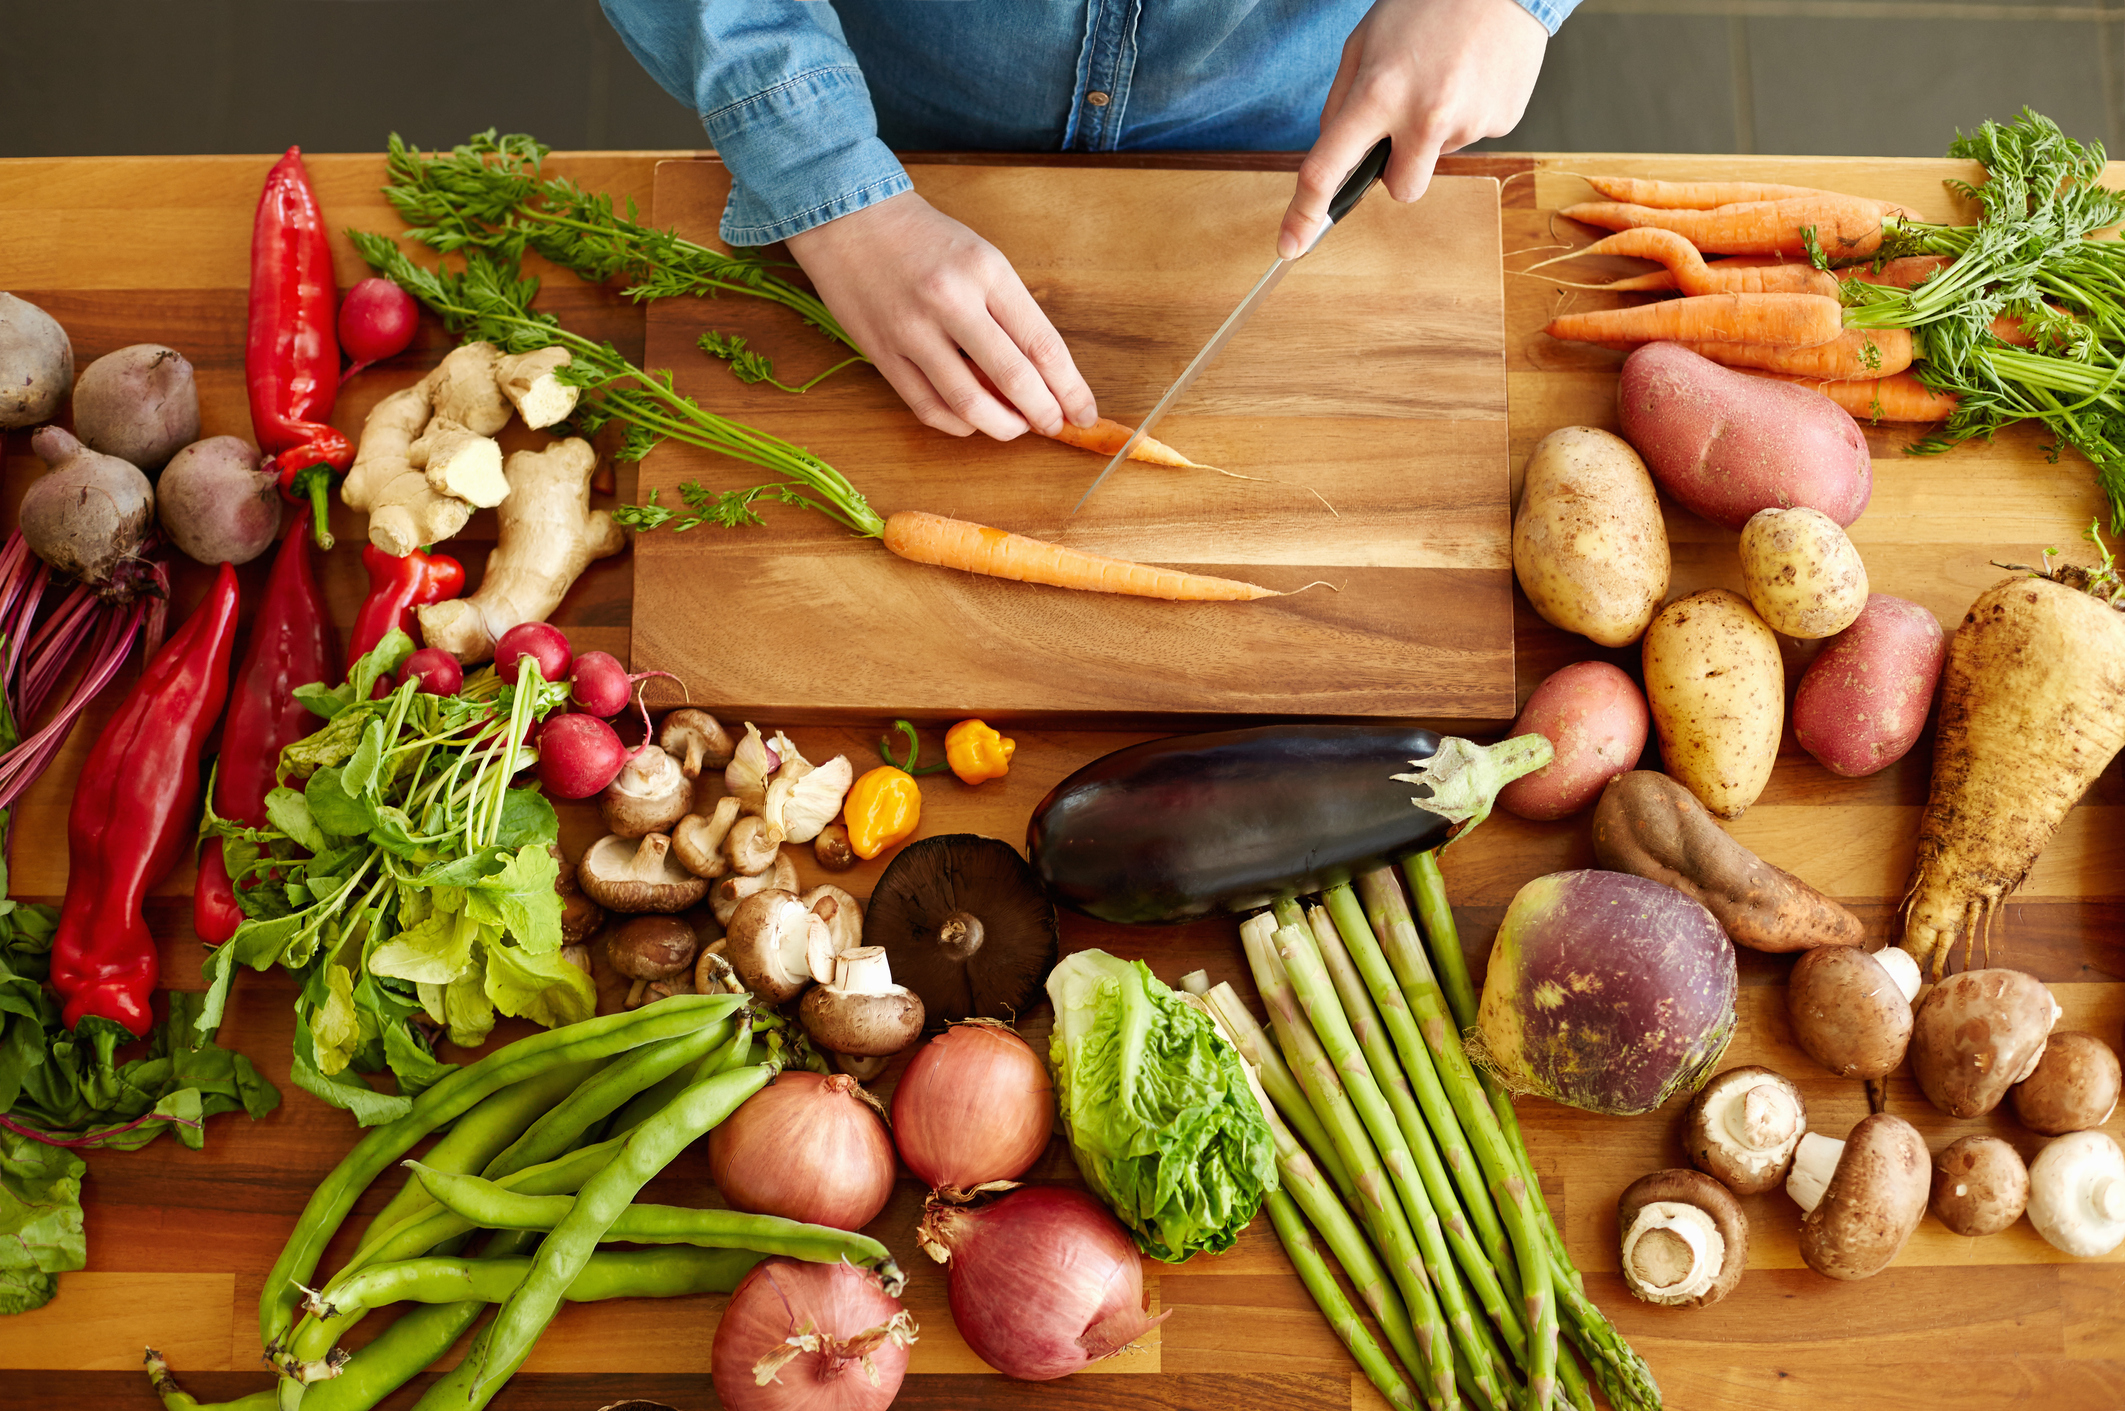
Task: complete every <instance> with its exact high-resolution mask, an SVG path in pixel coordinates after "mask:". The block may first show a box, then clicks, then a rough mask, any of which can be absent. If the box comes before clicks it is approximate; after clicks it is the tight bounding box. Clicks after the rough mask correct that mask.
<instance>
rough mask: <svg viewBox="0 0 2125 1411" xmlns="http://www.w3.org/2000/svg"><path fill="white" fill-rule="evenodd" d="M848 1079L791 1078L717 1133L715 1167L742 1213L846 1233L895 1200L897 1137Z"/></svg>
mask: <svg viewBox="0 0 2125 1411" xmlns="http://www.w3.org/2000/svg"><path fill="white" fill-rule="evenodd" d="M860 1091H861V1089H860V1088H859V1087H858V1086H857V1083H856V1080H855V1079H854V1078H851V1077H849V1076H848V1075H847V1074H846V1073H836V1074H835V1075H834V1076H832V1077H831V1078H822V1077H821V1076H819V1075H818V1074H817V1073H807V1072H802V1071H797V1072H787V1071H785V1072H783V1073H781V1074H779V1075H778V1076H777V1077H776V1078H775V1080H774V1081H773V1082H772V1083H769V1084H768V1085H767V1086H766V1087H764V1088H762V1089H761V1090H760V1091H759V1092H756V1093H754V1094H753V1095H752V1096H751V1097H749V1098H747V1099H746V1100H745V1103H744V1105H743V1106H741V1107H740V1108H739V1109H738V1110H737V1111H736V1112H733V1113H732V1114H731V1115H730V1116H729V1117H728V1118H726V1119H724V1121H723V1124H722V1125H721V1126H719V1127H717V1128H716V1129H715V1130H714V1131H712V1132H710V1133H709V1137H708V1169H709V1173H710V1174H711V1175H712V1176H713V1177H714V1178H715V1182H716V1187H717V1189H719V1190H721V1191H722V1192H723V1198H724V1199H725V1200H727V1201H729V1202H730V1203H731V1207H732V1208H733V1209H736V1210H745V1211H750V1212H751V1213H753V1214H755V1215H780V1216H782V1217H783V1218H784V1219H786V1220H803V1221H806V1222H808V1223H810V1224H814V1225H832V1226H833V1227H834V1228H836V1229H840V1230H860V1229H862V1228H863V1227H864V1226H865V1225H868V1224H869V1223H871V1221H873V1220H875V1219H877V1218H878V1212H879V1211H881V1210H883V1209H885V1203H886V1201H887V1200H889V1199H891V1198H892V1194H893V1174H894V1169H895V1168H894V1164H893V1139H892V1138H891V1137H889V1136H887V1135H886V1130H885V1122H884V1120H883V1119H881V1118H880V1117H879V1115H878V1112H877V1110H876V1108H875V1107H874V1106H873V1105H872V1103H871V1101H870V1100H869V1095H868V1094H864V1095H863V1096H858V1095H857V1094H858V1093H859V1092H860Z"/></svg>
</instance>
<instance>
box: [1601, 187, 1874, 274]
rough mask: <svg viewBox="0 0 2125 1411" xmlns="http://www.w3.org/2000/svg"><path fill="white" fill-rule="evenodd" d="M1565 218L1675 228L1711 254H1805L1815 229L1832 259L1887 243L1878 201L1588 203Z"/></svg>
mask: <svg viewBox="0 0 2125 1411" xmlns="http://www.w3.org/2000/svg"><path fill="white" fill-rule="evenodd" d="M1564 214H1565V216H1566V217H1568V218H1569V219H1571V220H1577V221H1585V222H1586V223H1587V224H1588V225H1598V226H1600V227H1602V228H1603V229H1605V230H1635V229H1637V228H1638V227H1639V226H1646V225H1650V226H1657V227H1658V228H1660V229H1662V230H1672V231H1674V232H1675V233H1676V234H1677V235H1680V236H1681V237H1682V238H1683V239H1685V240H1687V241H1689V242H1690V243H1691V244H1692V245H1695V246H1696V247H1697V248H1698V249H1699V250H1701V251H1703V252H1704V253H1705V254H1707V255H1805V254H1806V253H1807V252H1808V251H1807V235H1806V232H1807V231H1809V230H1810V229H1812V230H1813V231H1814V232H1815V238H1816V240H1817V241H1818V242H1819V243H1820V245H1821V246H1822V250H1823V253H1824V254H1825V255H1827V256H1829V258H1831V259H1833V260H1856V259H1859V258H1861V257H1862V256H1866V255H1871V254H1873V253H1874V252H1875V251H1876V250H1878V249H1880V248H1881V243H1882V212H1881V210H1880V209H1879V203H1878V202H1874V201H1868V200H1864V199H1862V198H1860V197H1857V196H1836V195H1825V196H1795V197H1789V198H1787V199H1786V200H1783V201H1751V202H1746V203H1744V204H1742V205H1738V206H1721V207H1718V208H1717V209H1715V210H1710V211H1690V210H1660V209H1658V208H1656V207H1653V206H1634V205H1629V204H1627V203H1624V202H1619V201H1585V202H1581V203H1580V204H1579V205H1576V206H1566V207H1565V208H1564Z"/></svg>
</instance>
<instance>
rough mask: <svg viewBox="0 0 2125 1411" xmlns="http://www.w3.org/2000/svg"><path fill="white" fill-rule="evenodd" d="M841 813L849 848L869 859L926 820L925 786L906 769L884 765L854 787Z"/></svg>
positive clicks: (851, 788)
mask: <svg viewBox="0 0 2125 1411" xmlns="http://www.w3.org/2000/svg"><path fill="white" fill-rule="evenodd" d="M841 816H842V819H843V820H844V821H845V822H846V823H847V824H848V829H849V851H850V852H852V853H854V854H856V856H858V857H860V858H862V859H863V860H864V861H866V862H868V861H870V860H871V859H872V858H874V857H876V856H878V854H880V853H882V852H884V851H885V850H886V849H887V848H889V847H891V846H892V845H893V844H895V843H897V842H899V841H901V840H902V839H903V838H906V837H907V836H908V835H909V834H911V833H913V832H914V831H915V825H916V824H918V823H920V822H921V821H922V789H921V788H920V787H919V786H918V785H917V784H916V783H915V780H914V778H913V776H911V775H910V774H909V773H908V772H907V771H906V770H904V769H895V768H894V767H893V766H892V765H890V764H881V765H879V766H878V767H877V768H876V769H873V770H871V771H870V772H869V773H868V774H865V775H864V776H863V777H862V778H860V779H858V780H857V781H856V782H855V784H854V785H852V786H851V787H850V789H849V797H848V803H847V804H846V805H845V806H844V807H843V810H842V815H841Z"/></svg>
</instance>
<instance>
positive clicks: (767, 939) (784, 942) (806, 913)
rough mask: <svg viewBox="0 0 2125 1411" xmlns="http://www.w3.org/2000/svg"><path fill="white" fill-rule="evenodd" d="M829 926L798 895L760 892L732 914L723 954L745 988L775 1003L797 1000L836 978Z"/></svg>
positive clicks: (724, 939)
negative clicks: (816, 982) (816, 985)
mask: <svg viewBox="0 0 2125 1411" xmlns="http://www.w3.org/2000/svg"><path fill="white" fill-rule="evenodd" d="M832 945H833V943H832V940H831V937H830V935H829V933H828V931H827V927H826V923H825V922H824V921H822V920H820V919H819V918H818V917H817V916H814V915H813V914H812V913H811V911H810V910H809V909H807V908H806V907H805V905H804V903H803V902H802V901H799V900H798V899H797V895H796V893H794V892H785V891H781V890H779V889H776V888H769V889H767V890H765V891H760V892H755V893H753V895H751V896H749V897H747V898H746V899H745V900H744V901H742V902H740V903H738V909H737V910H736V911H734V912H732V913H731V918H730V927H729V930H728V933H727V934H726V935H725V936H724V937H723V954H724V955H725V956H727V957H729V959H730V963H731V966H732V968H733V969H735V970H736V971H737V972H738V978H739V979H741V980H743V981H744V982H745V987H746V988H747V989H748V990H751V991H752V992H753V993H754V994H756V995H758V996H760V998H762V999H764V1000H766V1001H767V1002H768V1003H770V1004H780V1003H782V1002H783V1001H784V1000H787V999H794V998H796V996H797V992H798V991H800V990H802V989H803V988H804V987H805V986H806V985H809V984H810V983H812V981H814V980H828V979H831V978H833V974H834V952H833V949H832Z"/></svg>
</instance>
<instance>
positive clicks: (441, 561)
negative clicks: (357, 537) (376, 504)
mask: <svg viewBox="0 0 2125 1411" xmlns="http://www.w3.org/2000/svg"><path fill="white" fill-rule="evenodd" d="M362 567H363V568H366V569H368V570H369V596H368V597H367V598H365V599H363V600H362V608H361V611H360V612H358V613H356V614H355V615H354V637H353V640H352V641H350V642H348V643H347V660H348V661H349V662H357V661H360V660H361V659H362V658H363V657H365V656H367V655H368V654H369V653H370V652H371V651H373V650H374V649H375V647H376V644H377V643H378V642H381V641H383V640H384V634H385V633H386V632H389V631H390V630H391V629H392V628H394V627H396V628H397V629H398V630H399V631H401V632H403V633H405V634H406V635H407V636H408V637H411V638H412V639H413V640H414V641H416V642H418V641H419V640H420V639H421V638H420V631H419V628H418V625H417V624H416V622H415V620H414V616H413V610H414V609H415V608H417V607H424V606H426V605H427V604H429V603H439V602H442V601H444V600H445V599H447V598H454V597H456V596H457V595H458V594H459V593H462V592H464V591H465V566H464V565H463V564H461V563H459V562H458V561H457V560H456V559H454V558H451V557H450V556H449V555H448V554H431V553H429V552H427V551H426V550H424V549H415V550H414V551H413V552H412V553H410V554H407V555H405V556H404V557H403V558H394V557H393V556H391V555H390V554H387V553H385V552H384V551H383V550H382V549H379V548H378V547H376V545H374V544H364V545H362Z"/></svg>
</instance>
